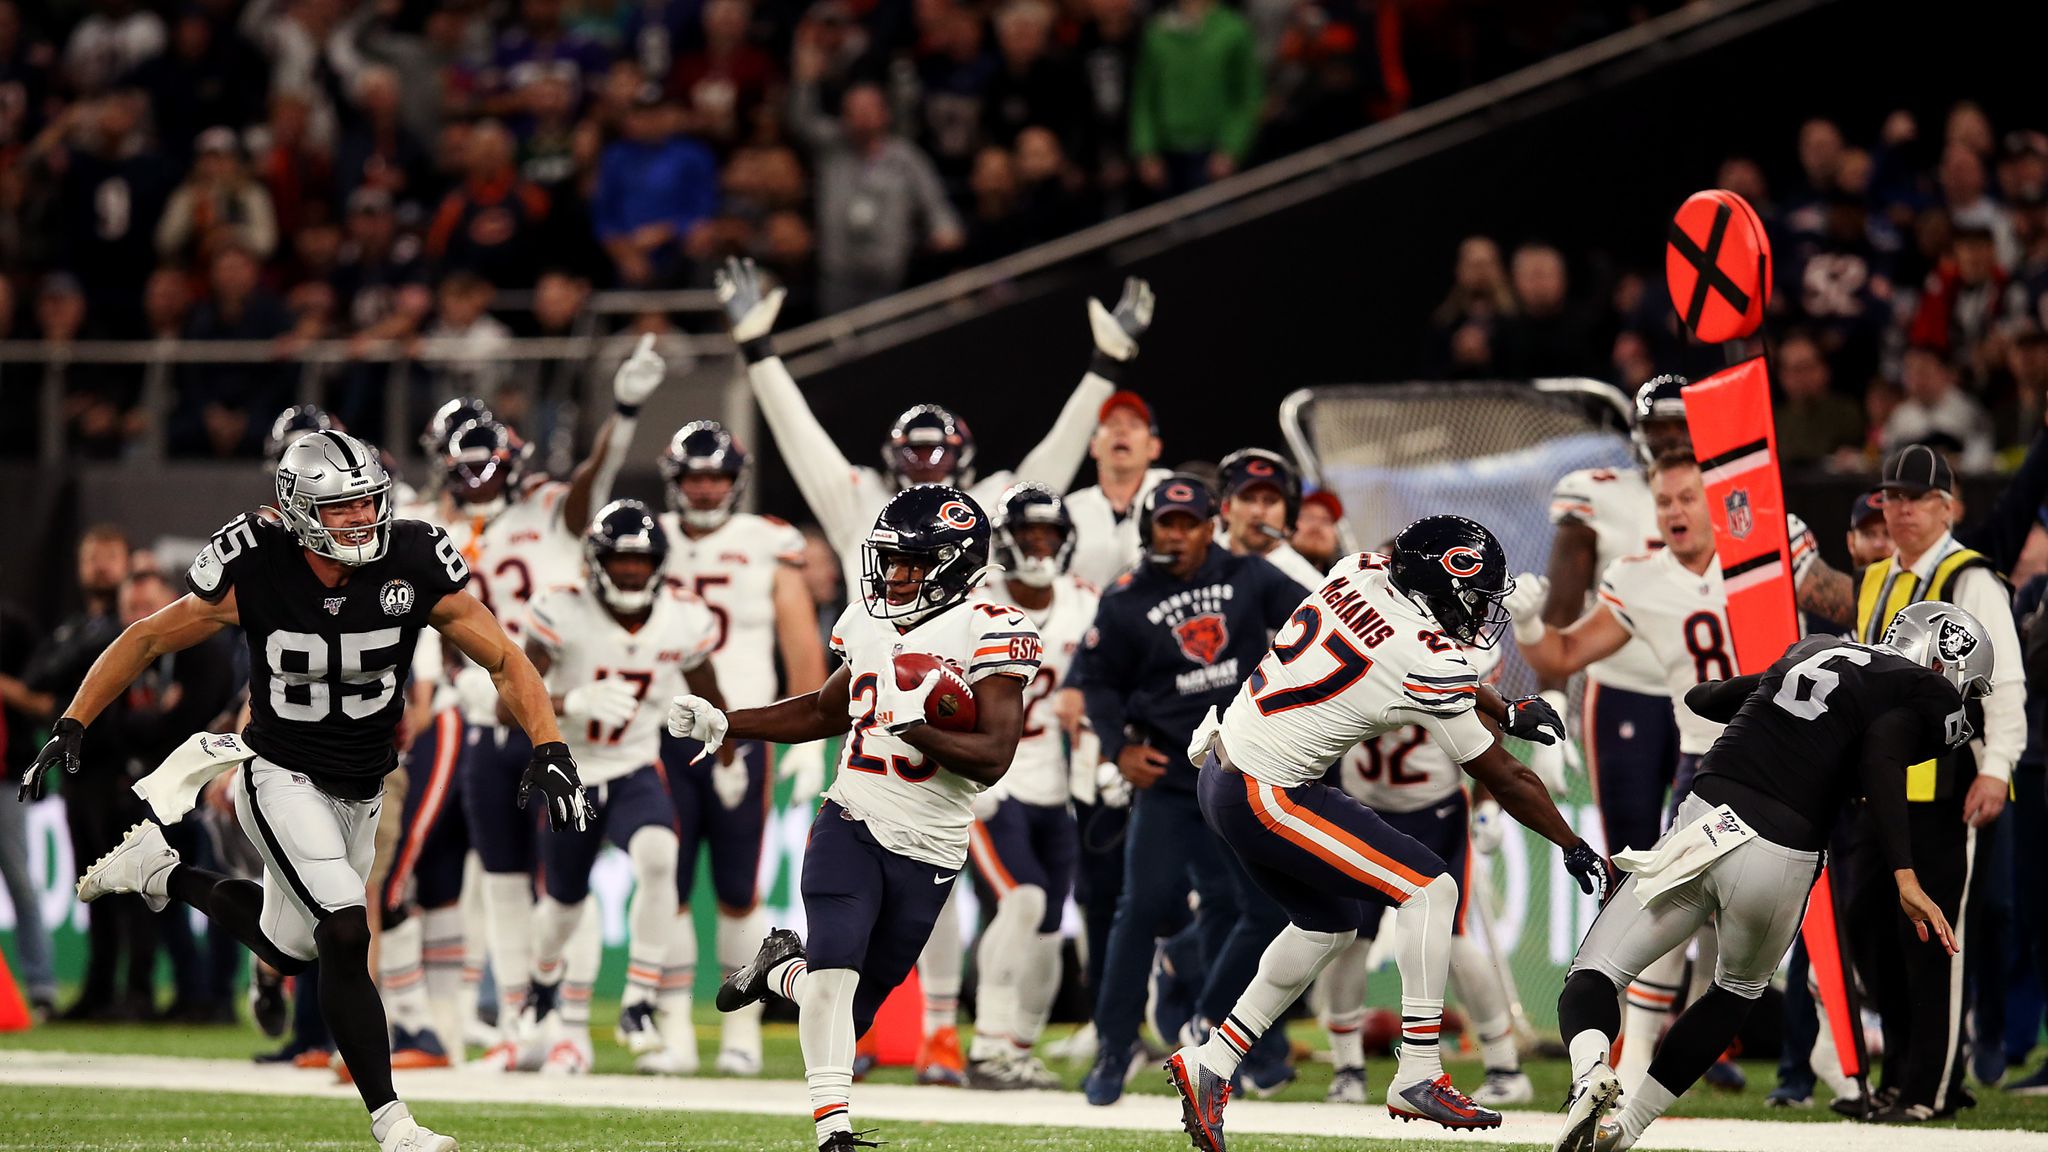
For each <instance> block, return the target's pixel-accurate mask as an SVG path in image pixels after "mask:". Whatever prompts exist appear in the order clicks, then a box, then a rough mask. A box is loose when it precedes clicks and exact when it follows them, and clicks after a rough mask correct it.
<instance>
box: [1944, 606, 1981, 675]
mask: <svg viewBox="0 0 2048 1152" xmlns="http://www.w3.org/2000/svg"><path fill="white" fill-rule="evenodd" d="M1934 650H1935V651H1936V652H1939V653H1941V658H1942V660H1943V661H1945V662H1947V663H1950V664H1954V663H1957V662H1959V661H1961V660H1962V659H1963V657H1965V656H1968V655H1969V654H1970V653H1972V652H1975V651H1976V650H1977V638H1976V637H1975V636H1972V635H1970V630H1969V629H1968V628H1966V627H1964V626H1963V625H1962V624H1960V623H1958V622H1956V621H1954V620H1950V619H1948V618H1947V617H1943V618H1942V621H1941V627H1940V628H1939V629H1937V630H1936V631H1935V633H1934Z"/></svg>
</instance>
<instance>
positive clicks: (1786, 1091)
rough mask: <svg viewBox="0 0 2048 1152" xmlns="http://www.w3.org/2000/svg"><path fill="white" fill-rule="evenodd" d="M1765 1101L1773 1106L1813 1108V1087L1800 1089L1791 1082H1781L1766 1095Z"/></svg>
mask: <svg viewBox="0 0 2048 1152" xmlns="http://www.w3.org/2000/svg"><path fill="white" fill-rule="evenodd" d="M1764 1103H1765V1104H1766V1105H1768V1106H1770V1107H1772V1108H1811V1107H1813V1089H1811V1088H1807V1089H1800V1088H1799V1087H1797V1086H1795V1085H1791V1084H1780V1085H1778V1086H1777V1087H1776V1088H1773V1089H1771V1094H1770V1095H1769V1096H1766V1097H1764Z"/></svg>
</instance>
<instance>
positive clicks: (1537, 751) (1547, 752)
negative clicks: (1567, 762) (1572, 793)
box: [1523, 740, 1570, 797]
mask: <svg viewBox="0 0 2048 1152" xmlns="http://www.w3.org/2000/svg"><path fill="white" fill-rule="evenodd" d="M1568 743H1570V741H1568V740H1559V741H1558V742H1557V743H1555V744H1535V743H1532V744H1530V745H1529V754H1528V755H1527V756H1525V757H1523V763H1525V764H1527V765H1528V766H1529V771H1531V772H1534V773H1535V774H1536V778H1537V779H1538V780H1541V781H1543V787H1544V788H1545V789H1546V790H1548V791H1549V793H1550V794H1551V795H1552V796H1553V797H1562V796H1563V795H1564V794H1565V791H1566V789H1567V787H1568V785H1567V783H1566V780H1565V769H1564V747H1565V745H1566V744H1568Z"/></svg>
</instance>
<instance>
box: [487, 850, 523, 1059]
mask: <svg viewBox="0 0 2048 1152" xmlns="http://www.w3.org/2000/svg"><path fill="white" fill-rule="evenodd" d="M484 911H485V923H486V924H487V925H488V928H487V929H486V935H487V936H488V938H489V940H490V950H491V975H492V976H493V977H495V978H496V979H497V982H498V1022H499V1026H500V1027H503V1028H508V1029H509V1028H511V1026H512V1022H513V1021H515V1020H517V1019H519V1011H520V1009H522V1008H524V1007H526V984H527V981H528V980H530V979H531V978H532V973H533V881H532V879H531V878H529V877H528V876H527V875H526V873H524V872H489V873H485V875H484Z"/></svg>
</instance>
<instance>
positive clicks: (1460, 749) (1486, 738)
mask: <svg viewBox="0 0 2048 1152" xmlns="http://www.w3.org/2000/svg"><path fill="white" fill-rule="evenodd" d="M1419 720H1420V723H1421V724H1422V726H1423V727H1424V728H1426V729H1428V730H1429V738H1430V739H1431V740H1434V741H1436V744H1437V747H1439V748H1442V749H1443V750H1444V754H1445V755H1446V756H1449V757H1450V758H1451V762H1452V763H1454V764H1469V763H1471V762H1472V761H1474V760H1476V759H1478V758H1479V754H1480V753H1482V752H1484V751H1486V750H1487V749H1488V748H1491V747H1493V732H1492V731H1491V730H1489V729H1488V728H1487V727H1486V724H1485V722H1483V721H1481V720H1480V719H1479V710H1478V709H1477V708H1467V709H1465V710H1464V711H1463V712H1459V713H1456V714H1454V715H1450V716H1436V715H1425V716H1423V717H1419Z"/></svg>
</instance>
